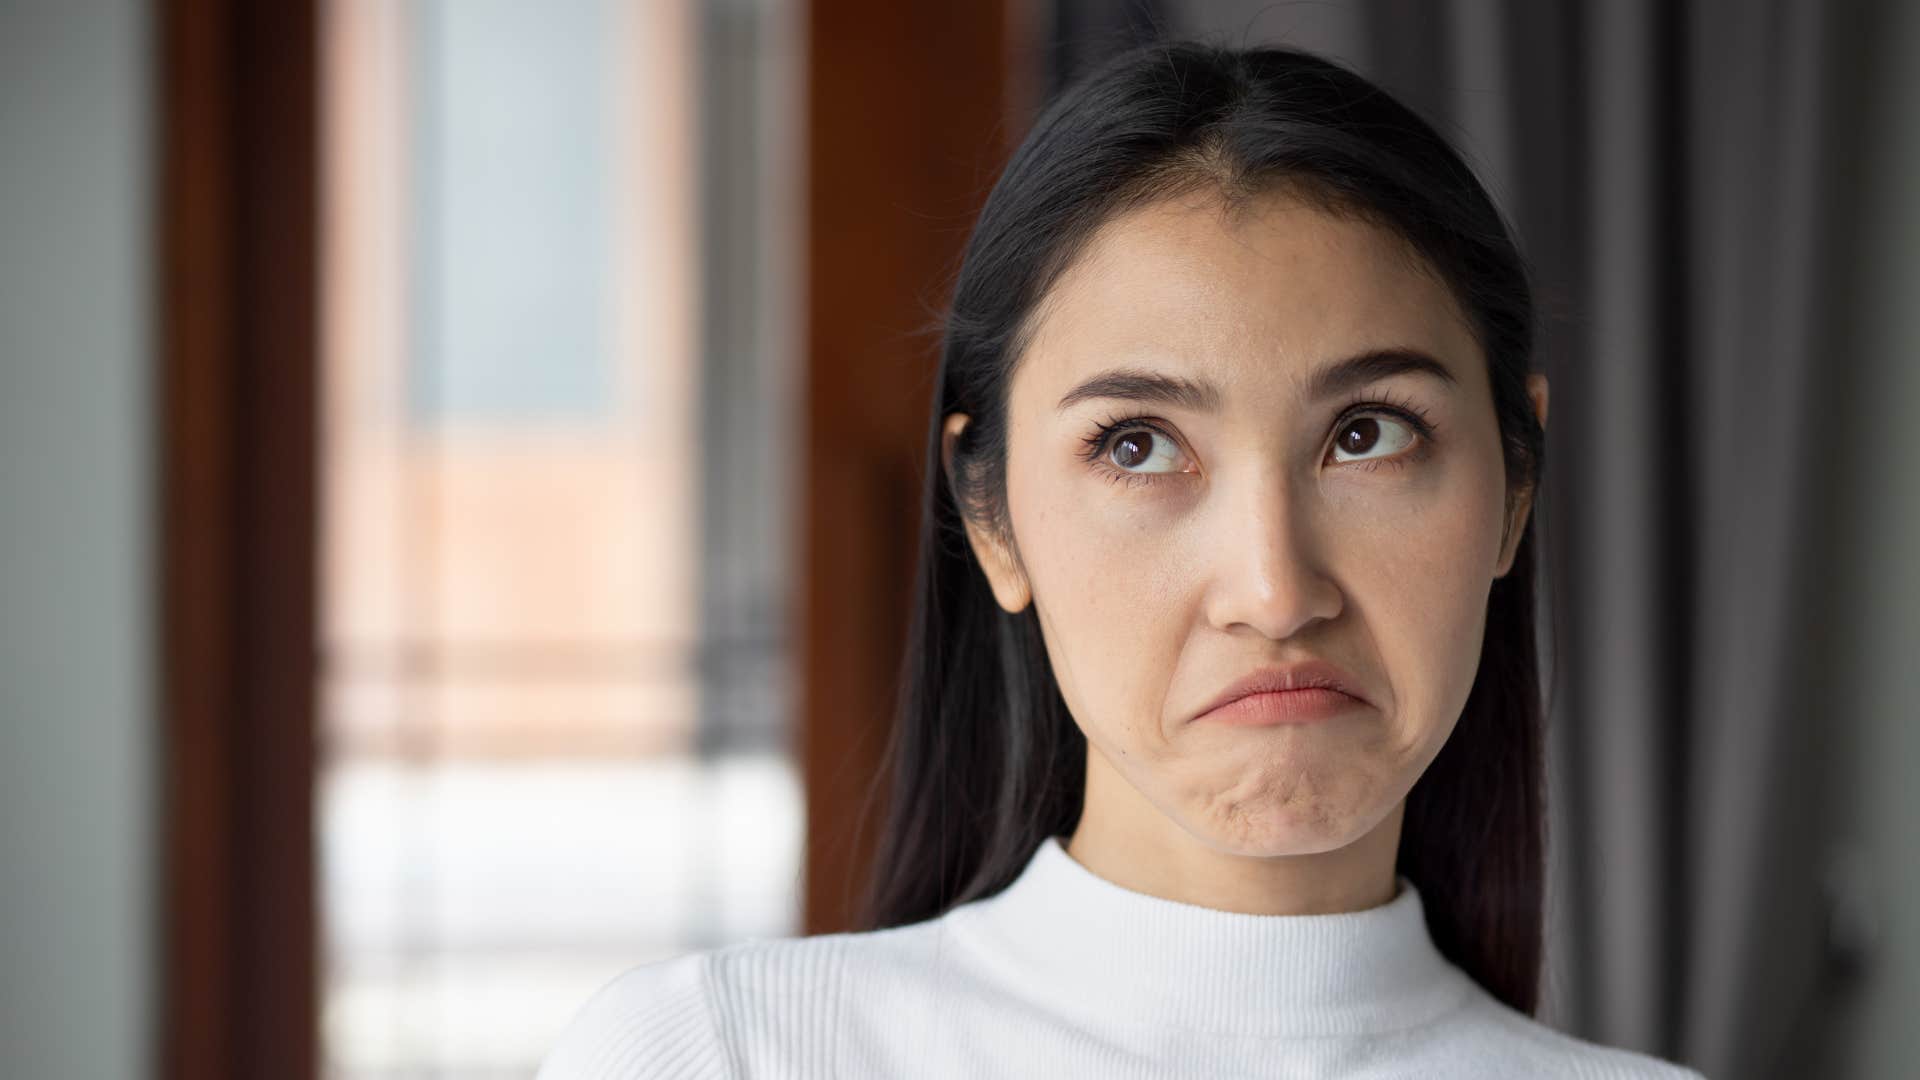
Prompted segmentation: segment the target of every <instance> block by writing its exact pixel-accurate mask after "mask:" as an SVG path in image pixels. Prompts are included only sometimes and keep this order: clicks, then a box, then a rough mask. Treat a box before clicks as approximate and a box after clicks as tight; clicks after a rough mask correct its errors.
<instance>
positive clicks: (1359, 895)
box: [1066, 748, 1406, 915]
mask: <svg viewBox="0 0 1920 1080" xmlns="http://www.w3.org/2000/svg"><path fill="white" fill-rule="evenodd" d="M1089 749H1090V752H1089V753H1088V754H1087V785H1086V801H1085V803H1084V804H1083V805H1082V809H1081V813H1080V824H1079V826H1078V827H1077V828H1076V829H1075V830H1074V832H1073V835H1072V837H1071V838H1070V839H1069V840H1068V841H1067V843H1066V850H1067V854H1069V855H1071V856H1073V859H1074V861H1075V862H1078V863H1079V864H1080V865H1082V866H1084V867H1086V868H1087V869H1089V870H1091V871H1093V872H1094V873H1095V874H1097V875H1099V876H1100V877H1102V878H1105V879H1106V880H1108V881H1111V882H1113V883H1115V884H1117V885H1120V886H1122V887H1124V888H1126V889H1130V890H1132V891H1134V892H1137V893H1144V894H1146V895H1148V896H1156V897H1159V898H1161V899H1165V900H1177V901H1179V902H1181V903H1186V904H1193V905H1197V906H1199V907H1206V908H1212V909H1214V910H1216V911H1232V912H1239V913H1243V914H1248V915H1327V914H1334V913H1338V912H1349V911H1365V910H1367V909H1369V908H1374V907H1378V906H1380V905H1382V904H1385V903H1387V902H1388V901H1390V900H1392V899H1393V898H1394V895H1395V888H1396V886H1395V868H1394V862H1395V858H1396V856H1397V854H1398V851H1399V845H1400V823H1401V820H1402V818H1403V816H1404V814H1405V812H1406V800H1405V799H1402V800H1400V802H1399V803H1397V804H1395V806H1394V808H1393V810H1392V812H1390V813H1389V814H1388V815H1387V816H1386V817H1385V818H1383V819H1381V821H1380V822H1379V824H1377V825H1375V826H1374V827H1373V828H1372V829H1371V830H1369V831H1368V832H1367V833H1365V834H1364V835H1362V836H1361V837H1360V838H1359V839H1357V840H1354V841H1353V842H1352V843H1349V844H1345V845H1343V846H1340V847H1337V848H1333V849H1331V850H1327V851H1315V852H1304V853H1299V854H1271V853H1266V852H1256V853H1245V852H1236V851H1232V850H1229V849H1224V848H1221V847H1216V846H1213V845H1211V844H1209V843H1206V842H1203V841H1201V840H1200V839H1198V838H1196V837H1195V836H1194V835H1193V833H1191V832H1189V831H1188V830H1187V829H1186V828H1185V827H1184V826H1182V825H1181V824H1180V823H1178V822H1176V821H1174V820H1173V819H1171V818H1169V817H1168V816H1167V815H1166V814H1165V813H1163V812H1162V811H1161V810H1160V809H1159V808H1158V807H1156V806H1154V805H1153V804H1152V803H1150V802H1148V801H1147V800H1146V798H1145V797H1144V796H1142V795H1141V794H1140V792H1139V791H1138V790H1137V789H1136V788H1134V787H1133V785H1132V784H1130V783H1128V782H1127V781H1126V779H1125V778H1124V777H1122V776H1120V775H1118V774H1117V773H1115V772H1114V771H1113V769H1112V767H1111V766H1108V765H1107V764H1106V762H1105V759H1104V758H1102V757H1101V756H1100V753H1099V751H1097V750H1092V749H1091V748H1089Z"/></svg>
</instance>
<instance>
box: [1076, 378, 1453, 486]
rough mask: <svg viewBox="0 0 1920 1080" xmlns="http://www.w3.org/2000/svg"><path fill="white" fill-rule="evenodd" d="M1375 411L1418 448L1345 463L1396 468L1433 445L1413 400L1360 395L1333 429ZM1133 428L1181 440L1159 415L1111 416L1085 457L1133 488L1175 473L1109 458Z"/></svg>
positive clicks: (1426, 420)
mask: <svg viewBox="0 0 1920 1080" xmlns="http://www.w3.org/2000/svg"><path fill="white" fill-rule="evenodd" d="M1371 413H1383V414H1385V415H1387V416H1391V417H1393V418H1394V419H1396V420H1399V421H1401V422H1402V423H1404V424H1406V425H1407V426H1408V427H1410V428H1412V429H1413V433H1414V438H1415V440H1416V441H1415V446H1414V448H1413V449H1411V450H1406V451H1402V452H1401V453H1398V454H1395V455H1393V456H1392V457H1388V458H1374V459H1371V460H1368V461H1353V462H1343V464H1345V465H1347V466H1349V467H1353V468H1360V469H1365V470H1366V471H1368V472H1375V471H1378V470H1379V469H1380V468H1381V467H1382V466H1385V467H1387V468H1393V469H1400V468H1405V467H1406V466H1407V464H1408V463H1409V461H1411V460H1415V459H1417V458H1419V457H1420V456H1421V455H1422V454H1423V453H1424V452H1425V451H1426V449H1427V448H1428V447H1429V446H1430V445H1431V443H1432V440H1433V435H1434V431H1435V424H1434V422H1433V417H1432V414H1430V413H1429V412H1428V411H1427V410H1426V409H1424V408H1422V407H1420V405H1418V404H1416V403H1415V402H1413V401H1411V400H1401V401H1395V400H1393V399H1392V398H1391V397H1389V396H1387V395H1382V396H1381V397H1379V398H1356V399H1355V400H1353V401H1350V402H1348V403H1347V405H1345V406H1344V407H1343V408H1342V411H1341V413H1340V416H1339V419H1337V420H1335V421H1334V428H1333V429H1334V430H1335V431H1336V432H1337V431H1339V430H1340V429H1341V428H1343V427H1345V426H1346V424H1347V422H1348V421H1349V420H1353V419H1355V418H1357V417H1361V416H1366V415H1368V414H1371ZM1133 431H1150V432H1152V433H1153V434H1155V435H1157V436H1160V437H1161V438H1165V439H1170V440H1173V441H1174V442H1178V441H1179V440H1177V439H1174V436H1173V433H1172V432H1171V431H1168V430H1167V429H1166V427H1165V426H1163V425H1162V423H1161V422H1160V421H1159V420H1158V419H1156V418H1155V417H1151V416H1145V415H1135V416H1116V417H1109V418H1108V419H1107V420H1106V421H1105V422H1104V423H1101V424H1099V425H1097V426H1096V428H1095V430H1094V432H1093V433H1092V434H1091V435H1088V436H1086V437H1085V438H1084V439H1082V440H1081V442H1082V443H1084V444H1085V446H1086V449H1085V450H1083V451H1081V456H1082V457H1084V458H1085V459H1086V460H1087V462H1088V464H1090V465H1092V466H1093V467H1094V468H1095V469H1098V470H1099V471H1100V472H1101V473H1102V475H1104V476H1105V477H1106V478H1107V479H1108V480H1109V481H1111V482H1113V483H1116V484H1125V485H1127V486H1129V487H1132V486H1133V485H1135V484H1151V483H1154V482H1156V481H1159V480H1164V479H1166V478H1167V477H1168V476H1170V475H1172V474H1169V473H1140V472H1131V471H1129V470H1126V469H1122V468H1120V467H1118V466H1116V465H1113V464H1112V463H1110V462H1108V461H1107V453H1108V451H1110V450H1111V449H1112V447H1113V441H1114V440H1115V439H1116V438H1118V437H1119V436H1121V435H1124V434H1127V433H1129V432H1133Z"/></svg>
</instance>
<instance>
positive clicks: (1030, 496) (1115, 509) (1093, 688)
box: [1008, 471, 1188, 754]
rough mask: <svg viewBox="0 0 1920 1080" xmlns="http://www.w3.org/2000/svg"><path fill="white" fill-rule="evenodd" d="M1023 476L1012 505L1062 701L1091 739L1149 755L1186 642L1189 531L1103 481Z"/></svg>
mask: <svg viewBox="0 0 1920 1080" xmlns="http://www.w3.org/2000/svg"><path fill="white" fill-rule="evenodd" d="M1023 481H1024V482H1023V483H1021V484H1019V485H1015V484H1013V483H1012V482H1011V478H1010V482H1009V487H1008V499H1009V508H1010V510H1011V511H1012V513H1013V522H1014V530H1015V535H1016V536H1018V537H1019V543H1020V553H1021V559H1022V561H1023V563H1024V564H1025V566H1026V568H1027V574H1028V579H1029V582H1030V583H1031V585H1032V587H1033V596H1034V603H1035V606H1036V608H1037V609H1038V611H1039V615H1040V619H1041V623H1042V629H1043V630H1044V633H1045V638H1046V645H1047V653H1048V657H1049V659H1050V660H1051V662H1052V664H1053V671H1054V676H1055V678H1056V680H1057V681H1058V682H1059V684H1060V692H1061V696H1062V698H1064V699H1065V701H1066V703H1067V707H1068V709H1069V710H1071V712H1072V713H1073V716H1074V718H1075V719H1076V720H1077V721H1078V722H1079V723H1080V725H1081V727H1082V729H1083V730H1085V731H1086V732H1087V734H1088V736H1089V737H1090V738H1092V739H1094V740H1096V741H1099V742H1103V743H1107V744H1109V745H1113V746H1116V747H1117V748H1121V749H1124V750H1127V751H1128V752H1130V753H1136V754H1137V753H1146V752H1150V751H1151V749H1152V747H1153V746H1154V745H1155V744H1156V743H1157V742H1158V740H1159V738H1160V717H1161V715H1162V708H1163V704H1164V702H1165V700H1166V694H1167V689H1168V687H1169V686H1170V685H1171V682H1172V673H1173V667H1174V664H1175V662H1176V660H1177V658H1178V656H1179V653H1180V648H1181V641H1182V633H1181V627H1182V625H1183V623H1182V621H1181V615H1182V612H1184V611H1185V607H1184V604H1183V598H1184V596H1185V595H1186V593H1187V592H1188V589H1187V588H1186V585H1185V584H1184V581H1185V579H1184V577H1183V573H1184V571H1183V570H1182V565H1183V563H1184V562H1185V561H1186V558H1185V556H1184V554H1183V552H1182V550H1181V546H1180V538H1179V537H1178V536H1177V535H1176V534H1175V533H1174V531H1173V530H1172V529H1171V528H1170V527H1169V523H1168V522H1167V521H1166V520H1165V514H1164V512H1157V511H1156V510H1155V508H1153V507H1150V506H1146V505H1144V504H1145V503H1146V502H1147V500H1143V499H1131V500H1130V499H1128V498H1126V493H1125V492H1124V491H1123V490H1121V489H1118V488H1114V489H1111V490H1110V489H1109V488H1108V486H1107V485H1106V484H1104V483H1103V482H1101V481H1099V480H1088V479H1087V478H1078V479H1076V478H1074V477H1070V476H1057V475H1055V474H1049V473H1047V472H1044V471H1039V472H1037V474H1036V473H1029V474H1028V475H1026V476H1025V477H1023Z"/></svg>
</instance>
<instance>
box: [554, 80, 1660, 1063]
mask: <svg viewBox="0 0 1920 1080" xmlns="http://www.w3.org/2000/svg"><path fill="white" fill-rule="evenodd" d="M945 330H946V332H945V338H944V341H943V343H942V353H941V360H940V373H939V379H938V388H937V391H936V394H937V396H936V399H935V402H934V411H933V416H934V421H933V424H932V429H931V431H930V433H929V443H928V475H927V488H926V503H925V507H924V526H923V532H922V536H921V549H920V567H919V575H918V583H917V595H916V597H915V601H916V602H915V607H914V616H913V623H912V631H911V636H910V639H909V642H908V646H909V648H908V659H907V678H906V683H905V692H904V694H903V697H902V710H901V716H900V720H899V724H898V726H897V729H896V731H895V733H894V741H893V745H892V749H891V756H892V764H893V768H894V788H893V798H892V803H891V805H890V807H889V811H888V812H889V819H888V824H887V828H886V831H885V833H884V835H883V839H882V842H881V845H880V851H879V857H878V863H877V875H876V881H875V886H874V891H873V894H872V897H871V912H870V918H869V923H868V925H869V926H871V927H873V929H871V930H868V931H863V932H859V933H848V934H837V935H829V936H820V937H814V938H805V939H791V940H780V941H756V942H749V943H746V944H741V945H736V946H733V947H730V948H726V949H720V950H716V951H711V952H707V953H701V954H696V955H691V956H686V957H681V958H679V959H675V960H669V961H664V962H661V963H656V964H651V965H647V966H645V967H641V968H638V969H635V970H634V971H631V972H629V973H628V974H627V975H625V976H623V977H622V978H621V979H620V980H618V981H617V982H615V983H614V984H613V985H612V986H610V987H608V988H607V989H606V990H604V991H602V992H601V993H600V994H599V995H598V996H597V997H595V999H594V1000H593V1001H592V1002H590V1003H589V1004H588V1006H587V1007H586V1009H585V1010H584V1011H583V1012H582V1014H581V1015H580V1017H579V1018H578V1019H577V1020H576V1021H575V1023H574V1025H573V1027H572V1028H571V1029H570V1030H569V1032H568V1033H567V1035H566V1036H565V1038H564V1039H563V1040H562V1043H561V1045H560V1046H559V1047H558V1048H557V1049H556V1051H555V1053H554V1054H553V1056H552V1058H551V1059H550V1060H549V1062H548V1065H547V1070H546V1073H545V1075H547V1076H549V1077H575V1076H665V1077H714V1078H719V1077H728V1076H790V1077H830V1076H831V1077H840V1076H901V1077H946V1076H1026V1075H1034V1076H1086V1077H1096V1076H1097V1077H1111V1076H1123V1075H1124V1076H1142V1077H1148V1076H1152V1077H1162V1076H1165V1077H1171V1076H1245V1077H1254V1076H1315V1077H1322V1076H1420V1077H1434V1076H1462V1077H1465V1076H1472V1077H1500V1076H1514V1077H1521V1076H1525V1077H1535V1076H1580V1077H1623V1078H1624V1077H1688V1076H1693V1077H1697V1076H1698V1074H1697V1073H1693V1072H1691V1071H1689V1070H1685V1069H1682V1068H1678V1067H1676V1066H1672V1065H1668V1064H1665V1063H1663V1062H1660V1061H1658V1060H1656V1059H1654V1058H1651V1057H1647V1056H1644V1055H1640V1054H1635V1053H1630V1052H1627V1051H1624V1050H1619V1049H1612V1048H1606V1047H1601V1046H1596V1045H1593V1044H1591V1043H1586V1042H1582V1041H1579V1040H1576V1039H1573V1038H1570V1037H1568V1036H1565V1035H1562V1034H1560V1033H1558V1032H1555V1031H1553V1030H1552V1029H1550V1028H1548V1027H1546V1026H1544V1025H1542V1024H1540V1023H1538V1022H1537V1021H1535V1020H1534V1019H1533V1018H1532V1015H1533V1013H1534V1010H1535V1005H1536V996H1537V985H1538V979H1539V972H1540V966H1541V951H1542V943H1541V937H1542V932H1541V925H1542V893H1543V874H1544V868H1543V856H1544V844H1545V841H1544V835H1543V834H1544V828H1543V817H1544V805H1543V794H1542V788H1543V776H1542V773H1543V764H1542V757H1541V746H1542V734H1541V703H1540V697H1539V689H1540V688H1539V679H1538V669H1537V664H1536V656H1535V641H1534V622H1533V585H1532V578H1533V562H1534V554H1533V541H1532V531H1533V530H1532V527H1531V524H1530V508H1531V503H1532V498H1533V494H1534V490H1535V483H1536V480H1537V478H1538V476H1539V475H1540V463H1541V455H1542V449H1543V431H1544V424H1545V421H1546V416H1547V383H1546V380H1545V378H1544V377H1542V376H1541V375H1538V374H1533V373H1529V372H1528V370H1527V367H1528V361H1529V353H1530V349H1531V338H1532V308H1531V300H1530V296H1529V291H1528V283H1527V279H1526V272H1525V268H1524V265H1523V263H1522V260H1521V257H1520V255H1519V253H1518V252H1517V251H1516V249H1515V247H1514V244H1513V241H1512V239H1511V238H1510V236H1509V232H1508V230H1507V228H1506V226H1505V224H1504V222H1503V220H1502V218H1501V216H1500V214H1499V212H1498V210H1496V208H1495V207H1494V206H1493V204H1492V202H1491V201H1490V200H1489V198H1488V196H1487V194H1486V192H1485V191H1484V190H1483V189H1482V188H1481V186H1480V184H1479V183H1478V182H1477V181H1476V180H1475V179H1474V177H1473V175H1472V174H1471V173H1470V171H1469V170H1468V169H1467V168H1466V167H1465V165H1464V164H1463V163H1462V162H1461V160H1460V159H1459V157H1458V156H1457V155H1456V154H1455V153H1454V152H1453V151H1452V150H1451V149H1450V148H1449V147H1448V146H1447V145H1446V144H1445V142H1444V141H1443V140H1442V139H1441V138H1440V137H1439V136H1438V135H1437V134H1436V133H1435V132H1434V131H1433V130H1432V129H1431V128H1430V127H1428V126H1427V125H1426V124H1425V123H1423V122H1422V121H1420V120H1419V119H1417V118H1416V117H1415V116H1414V115H1413V114H1412V113H1411V112H1409V111H1408V110H1407V109H1405V108H1404V107H1403V106H1401V105H1400V104H1398V103H1397V102H1395V101H1394V100H1392V99H1391V98H1390V97H1388V96H1387V95H1386V94H1384V93H1383V92H1381V91H1380V90H1379V89H1378V88H1376V87H1374V86H1373V85H1371V84H1369V83H1368V82H1366V81H1365V80H1363V79H1361V78H1360V77H1358V76H1357V75H1355V74H1353V73H1351V72H1349V71H1347V70H1346V69H1344V68H1342V67H1339V66H1336V65H1334V64H1331V63H1329V62H1327V61H1324V60H1322V59H1319V58H1316V57H1313V56H1310V55H1306V54H1303V53H1300V52H1295V51H1290V50H1285V49H1277V48H1262V49H1252V50H1232V49H1222V48H1216V47H1211V46H1205V45H1199V44H1186V43H1176V44H1159V45H1154V46H1150V47H1147V48H1143V49H1140V50H1136V51H1134V52H1132V53H1129V54H1126V55H1124V56H1121V57H1119V58H1117V59H1116V60H1114V61H1112V62H1111V63H1109V64H1108V65H1106V66H1105V67H1103V68H1102V69H1100V70H1098V71H1096V72H1094V73H1092V74H1091V75H1090V76H1088V77H1087V78H1086V79H1084V80H1082V81H1081V82H1080V83H1078V84H1077V85H1076V86H1075V87H1073V88H1072V89H1070V90H1069V91H1067V92H1066V93H1065V94H1064V95H1062V96H1061V97H1060V98H1059V99H1057V100H1056V101H1054V102H1053V103H1051V104H1050V105H1049V106H1048V108H1047V109H1046V110H1045V111H1044V112H1043V114H1042V115H1041V116H1040V118H1039V119H1038V120H1037V122H1036V123H1035V126H1034V128H1033V130H1032V132H1031V133H1030V134H1029V135H1028V137H1027V138H1026V140H1025V142H1024V143H1023V144H1022V145H1021V146H1020V148H1019V149H1018V150H1017V151H1016V152H1015V154H1014V156H1013V158H1012V160H1011V161H1010V162H1009V164H1008V165H1007V167H1006V170H1005V172H1004V173H1003V175H1002V176H1001V178H1000V180H999V182H998V184H997V185H996V186H995V188H994V190H993V192H992V194H991V196H990V197H989V199H988V201H987V204H986V206H985V208H984V210H983V211H982V213H981V216H980V219H979V221H978V223H977V225H976V226H975V229H974V232H973V235H972V237H971V240H970V242H969V245H968V248H967V252H966V257H965V261H964V263H963V265H962V267H961V270H960V275H959V279H958V282H957V284H956V287H955V292H954V297H953V303H952V308H951V311H950V313H949V315H948V317H947V323H946V328H945Z"/></svg>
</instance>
